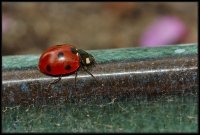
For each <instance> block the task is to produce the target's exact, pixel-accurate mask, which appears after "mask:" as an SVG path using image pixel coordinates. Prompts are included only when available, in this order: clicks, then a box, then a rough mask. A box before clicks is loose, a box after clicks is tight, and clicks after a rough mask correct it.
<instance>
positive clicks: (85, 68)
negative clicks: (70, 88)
mask: <svg viewBox="0 0 200 135" xmlns="http://www.w3.org/2000/svg"><path fill="white" fill-rule="evenodd" d="M83 69H84V70H85V71H86V72H87V73H88V74H90V75H91V76H92V77H93V78H94V80H95V81H96V82H97V83H98V84H100V82H99V81H98V80H97V79H96V78H95V77H94V76H93V74H92V73H90V72H89V71H88V70H87V68H85V67H84V66H83Z"/></svg>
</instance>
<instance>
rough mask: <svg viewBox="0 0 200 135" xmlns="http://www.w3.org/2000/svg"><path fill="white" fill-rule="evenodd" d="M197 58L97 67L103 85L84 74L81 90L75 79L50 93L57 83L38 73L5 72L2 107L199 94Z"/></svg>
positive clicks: (80, 77)
mask: <svg viewBox="0 0 200 135" xmlns="http://www.w3.org/2000/svg"><path fill="white" fill-rule="evenodd" d="M197 70H198V66H197V55H196V54H195V55H189V56H179V57H166V58H159V59H152V60H141V61H130V62H108V63H97V65H96V66H95V67H93V68H92V69H90V72H91V73H92V74H93V75H94V76H95V77H96V79H97V80H98V81H99V82H100V84H98V83H96V82H95V80H94V79H93V78H92V77H91V76H90V75H88V74H87V73H86V72H84V71H82V70H81V71H79V73H78V78H77V89H75V88H74V77H75V76H74V75H71V76H67V77H62V80H61V81H60V82H58V83H57V84H55V85H52V86H51V87H50V89H47V85H48V84H49V83H50V82H51V81H52V80H54V79H57V78H53V77H47V76H45V75H43V74H42V73H40V72H39V71H38V70H37V69H27V70H10V71H4V72H3V74H2V79H3V82H2V84H3V89H2V90H3V92H2V94H3V95H2V104H3V105H17V104H24V103H25V104H26V103H27V104H30V103H39V104H40V103H45V104H46V103H47V102H48V101H52V100H59V101H63V102H65V101H78V102H80V101H82V102H84V101H88V100H95V99H98V100H102V99H110V100H112V99H121V98H127V97H129V98H135V97H137V96H146V95H150V96H154V95H164V94H177V93H179V94H180V93H187V92H188V93H196V92H197V88H198V77H197Z"/></svg>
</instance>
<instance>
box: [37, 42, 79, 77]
mask: <svg viewBox="0 0 200 135" xmlns="http://www.w3.org/2000/svg"><path fill="white" fill-rule="evenodd" d="M80 57H81V56H80V54H79V53H78V49H76V48H75V47H74V46H72V45H69V44H62V45H56V46H52V47H50V48H48V49H47V50H46V51H45V52H43V53H42V55H41V56H40V59H39V64H38V68H39V70H40V71H41V72H42V73H44V74H46V75H49V76H58V77H60V76H66V75H70V74H73V73H74V72H76V71H77V70H78V68H79V67H80V65H81V58H80Z"/></svg>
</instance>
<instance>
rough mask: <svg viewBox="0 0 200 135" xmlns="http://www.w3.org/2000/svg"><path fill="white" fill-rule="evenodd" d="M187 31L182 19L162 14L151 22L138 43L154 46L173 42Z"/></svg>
mask: <svg viewBox="0 0 200 135" xmlns="http://www.w3.org/2000/svg"><path fill="white" fill-rule="evenodd" d="M186 33H187V28H186V26H185V24H184V23H183V21H181V20H180V19H179V18H177V17H174V16H164V17H161V18H158V19H157V20H156V21H155V22H153V23H152V24H151V25H150V26H149V27H148V28H147V29H146V30H145V32H144V33H143V34H142V36H141V40H140V45H141V46H143V47H145V46H147V47H155V46H162V45H170V44H175V43H177V42H178V41H180V40H181V39H182V38H183V37H184V36H185V35H186Z"/></svg>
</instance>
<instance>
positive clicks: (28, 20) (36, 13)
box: [2, 2, 198, 55]
mask: <svg viewBox="0 0 200 135" xmlns="http://www.w3.org/2000/svg"><path fill="white" fill-rule="evenodd" d="M197 4H198V3H197V2H3V3H2V7H3V8H2V43H3V44H2V55H18V54H40V53H41V52H42V51H43V50H45V49H46V48H47V47H49V46H51V45H55V44H63V43H70V44H73V45H75V46H76V47H77V48H82V49H85V50H90V49H108V48H123V47H156V46H164V45H173V44H180V43H194V42H197V29H198V28H197V16H198V14H197V13H198V12H197V6H198V5H197Z"/></svg>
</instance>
